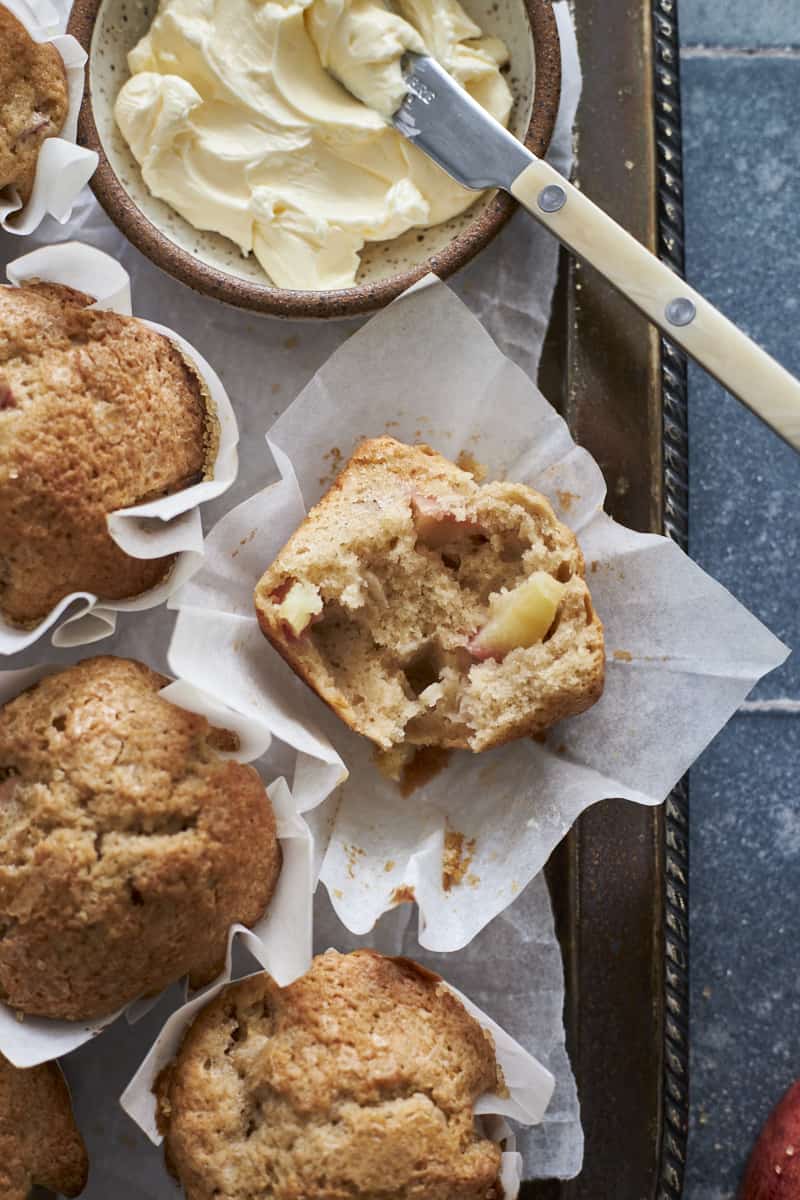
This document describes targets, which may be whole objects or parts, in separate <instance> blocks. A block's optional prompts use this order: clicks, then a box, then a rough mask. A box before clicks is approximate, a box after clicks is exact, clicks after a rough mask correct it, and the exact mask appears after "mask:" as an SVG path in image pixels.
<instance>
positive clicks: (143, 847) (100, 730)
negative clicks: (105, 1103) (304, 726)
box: [0, 657, 281, 1020]
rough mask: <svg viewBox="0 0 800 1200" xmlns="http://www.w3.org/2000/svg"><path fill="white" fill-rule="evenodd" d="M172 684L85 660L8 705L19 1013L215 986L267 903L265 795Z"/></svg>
mask: <svg viewBox="0 0 800 1200" xmlns="http://www.w3.org/2000/svg"><path fill="white" fill-rule="evenodd" d="M166 682H167V680H165V679H164V678H163V677H162V676H160V675H157V674H156V673H155V672H154V671H151V670H150V669H149V668H148V667H145V666H143V665H142V664H141V663H137V662H133V661H131V660H129V659H124V658H108V657H104V658H90V659H86V660H84V661H83V662H81V663H79V664H78V665H77V666H74V667H69V668H67V669H66V670H64V671H59V672H58V673H57V674H54V675H49V676H47V677H46V678H45V679H43V680H42V681H41V682H40V683H38V684H36V685H34V686H33V687H32V688H29V689H28V690H27V691H25V692H23V693H22V694H21V695H20V696H17V697H16V698H15V699H14V700H12V701H10V702H9V703H7V704H5V705H4V706H3V707H2V708H0V779H2V781H3V782H2V783H0V996H2V998H3V999H4V1000H6V1002H7V1003H8V1004H10V1005H11V1006H12V1007H14V1008H16V1009H19V1010H20V1011H22V1012H26V1013H35V1014H39V1015H42V1016H49V1017H62V1018H66V1019H69V1020H82V1019H86V1018H91V1017H96V1016H102V1015H105V1014H107V1013H111V1012H113V1011H115V1010H116V1009H117V1008H119V1007H121V1006H122V1005H124V1004H126V1003H127V1002H128V1001H130V1000H133V999H135V998H136V997H137V996H140V995H146V994H149V993H154V992H157V991H159V990H160V989H161V988H162V987H164V986H166V985H167V984H168V983H170V982H172V981H173V980H175V979H178V978H179V977H180V976H182V975H184V974H186V973H189V974H190V975H191V976H192V979H193V981H194V982H195V983H197V984H200V983H202V982H206V981H207V980H208V979H211V978H213V977H214V975H216V974H217V973H218V972H219V970H220V969H221V968H222V965H223V960H224V955H225V949H226V937H227V932H228V929H229V926H230V925H231V924H232V923H233V922H236V921H241V922H242V923H244V924H245V925H252V924H253V923H254V922H255V921H256V920H257V919H258V918H259V917H260V916H261V914H262V913H263V911H264V909H265V908H266V905H267V903H268V901H269V899H270V897H271V895H272V892H273V890H274V887H275V884H276V881H277V878H278V874H279V871H280V862H281V855H280V846H279V844H278V842H277V839H276V833H275V819H274V815H273V812H272V806H271V804H270V802H269V798H268V796H267V794H266V791H265V789H264V785H263V783H262V782H261V779H260V777H259V775H258V773H257V772H256V771H255V770H254V769H253V768H252V767H249V766H244V765H242V764H241V763H238V762H234V761H232V760H229V759H223V758H221V757H220V755H219V752H218V750H217V748H216V747H217V746H221V747H223V748H224V746H225V744H226V739H228V741H227V745H228V748H230V738H231V736H232V735H230V734H224V733H223V732H222V731H220V730H215V729H213V728H212V727H211V726H210V725H209V723H208V721H207V720H206V719H205V717H201V716H198V715H196V714H195V713H190V712H187V711H185V710H184V709H182V708H177V707H176V706H175V705H174V704H170V703H168V702H167V701H166V700H163V699H162V698H161V697H160V696H159V694H158V693H159V689H160V688H161V687H163V686H164V684H165V683H166Z"/></svg>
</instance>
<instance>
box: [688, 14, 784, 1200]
mask: <svg viewBox="0 0 800 1200" xmlns="http://www.w3.org/2000/svg"><path fill="white" fill-rule="evenodd" d="M680 17H681V27H682V37H683V41H684V44H686V43H687V42H706V43H708V44H710V45H712V46H713V45H722V44H728V45H743V46H748V47H751V48H753V49H756V48H757V47H759V46H763V45H770V44H782V43H788V42H792V41H794V42H798V40H800V37H799V36H798V34H799V32H800V0H783V2H782V0H772V2H771V3H769V4H764V5H760V6H754V5H752V3H751V2H750V0H747V2H746V3H745V0H681V8H680ZM682 71H683V104H684V139H685V142H684V145H685V161H684V180H685V190H686V222H687V269H688V274H689V277H690V279H691V280H692V282H693V283H694V284H695V286H697V287H698V288H699V289H700V290H701V291H702V292H704V293H705V294H706V295H708V297H709V298H710V299H711V300H712V301H714V302H715V303H716V304H718V305H719V306H720V307H721V308H722V309H723V310H724V311H725V312H727V313H728V314H729V315H730V316H731V317H732V318H733V319H734V320H735V321H736V322H737V323H738V324H740V325H741V326H742V327H743V328H744V329H746V331H747V332H748V333H750V334H751V335H752V336H753V337H755V338H756V339H757V340H758V341H760V342H761V343H762V344H763V345H764V346H765V347H766V348H767V349H768V350H769V351H770V352H771V353H772V354H774V355H775V356H776V357H777V358H778V359H779V360H780V361H781V362H783V363H784V364H785V365H786V366H787V367H788V368H789V369H790V370H792V371H793V372H795V373H797V374H800V339H798V336H797V333H798V327H799V326H800V248H799V247H800V203H799V202H800V170H799V169H798V164H800V130H798V127H797V122H796V111H797V97H798V95H800V54H798V55H797V56H788V57H787V56H783V57H775V56H771V55H764V54H753V55H732V54H724V53H723V54H711V55H710V56H707V55H704V56H702V57H696V56H691V55H689V56H684V59H683V63H682ZM689 400H690V467H691V472H692V478H691V512H690V517H691V552H692V554H693V556H694V557H695V558H696V559H697V560H698V561H699V562H700V563H701V565H702V566H704V567H705V568H706V569H707V570H708V571H710V572H711V573H712V574H713V575H715V576H716V577H717V578H718V579H719V580H720V581H721V582H722V583H724V584H725V585H726V586H728V587H729V588H730V589H731V591H733V592H734V593H735V594H736V595H737V596H738V597H739V598H740V599H741V600H742V601H743V602H744V603H745V604H746V605H747V606H748V607H749V608H751V609H752V611H753V612H755V613H756V614H757V615H758V616H759V617H760V618H761V619H762V620H763V621H765V623H766V624H767V625H769V626H770V628H772V629H773V630H774V631H775V633H777V634H778V635H779V636H780V637H782V638H783V639H784V641H786V642H787V643H788V644H789V645H794V646H800V618H798V604H797V597H796V590H797V589H796V581H797V579H798V571H797V565H796V564H797V561H798V551H799V550H800V546H798V516H797V504H798V499H800V457H798V456H797V455H795V454H794V453H793V452H792V451H791V450H789V449H788V448H787V447H786V446H784V445H783V444H781V443H780V442H779V441H778V440H777V439H776V438H775V437H774V435H773V434H771V433H770V431H769V430H767V429H766V428H764V427H763V426H762V425H761V424H760V422H759V421H758V420H757V419H756V418H754V417H753V416H751V414H749V413H748V412H746V411H745V410H744V409H743V408H742V407H741V406H740V405H739V404H738V403H737V402H736V401H735V400H733V399H732V398H731V397H729V396H727V395H726V394H725V393H724V392H723V390H722V389H721V388H720V387H719V386H718V385H717V384H715V383H714V382H713V381H711V380H710V379H709V378H708V377H707V376H706V375H705V374H704V373H703V372H702V371H700V370H699V369H695V368H692V370H691V373H690V396H689ZM755 694H756V696H758V697H760V698H762V699H765V700H769V699H774V698H776V697H785V698H789V699H793V700H800V657H797V656H794V657H793V658H790V659H789V661H788V662H787V663H786V664H785V666H784V667H782V668H781V669H780V670H779V671H777V672H774V673H773V675H771V676H769V677H768V678H767V679H766V680H765V681H764V682H763V683H762V684H761V685H760V687H759V688H758V689H757V692H756V693H755ZM798 762H800V713H797V712H795V713H794V714H793V715H785V716H782V715H777V714H771V715H767V716H761V715H753V714H748V715H744V716H739V717H737V718H736V719H735V720H734V721H733V722H732V723H731V724H730V725H729V726H728V728H727V729H726V730H725V731H724V732H723V733H722V734H721V735H720V737H719V738H718V739H717V740H716V742H715V743H714V744H713V745H712V747H711V748H710V749H709V750H708V751H707V753H706V754H705V755H704V756H703V758H702V759H701V760H700V762H699V763H698V764H697V766H696V767H695V769H694V770H693V771H692V780H691V809H692V812H691V832H690V847H691V856H692V862H691V912H690V937H691V969H692V983H691V1018H692V1027H691V1059H692V1061H691V1080H692V1119H691V1129H690V1140H689V1160H688V1172H687V1180H686V1190H685V1200H734V1197H735V1196H736V1190H737V1187H738V1184H739V1181H740V1178H741V1173H742V1168H743V1166H744V1162H745V1160H746V1157H747V1154H748V1152H749V1149H750V1146H751V1144H752V1141H753V1139H754V1137H755V1136H756V1134H757V1132H758V1129H759V1127H760V1125H761V1123H762V1122H763V1120H764V1118H765V1117H766V1115H767V1114H768V1112H769V1110H770V1109H771V1107H772V1106H773V1104H774V1103H775V1102H776V1101H777V1099H778V1098H779V1097H780V1095H781V1094H782V1092H783V1091H784V1089H785V1088H786V1086H787V1085H788V1084H789V1083H790V1082H791V1081H792V1080H793V1079H794V1078H796V1077H797V1076H798V1075H800V974H798V972H797V970H796V963H795V960H794V955H793V953H792V950H793V947H794V942H795V928H796V904H795V903H794V899H795V894H796V887H795V885H794V884H793V883H792V880H795V881H796V879H797V874H798V869H799V868H800V788H798V779H799V778H800V775H799V773H798Z"/></svg>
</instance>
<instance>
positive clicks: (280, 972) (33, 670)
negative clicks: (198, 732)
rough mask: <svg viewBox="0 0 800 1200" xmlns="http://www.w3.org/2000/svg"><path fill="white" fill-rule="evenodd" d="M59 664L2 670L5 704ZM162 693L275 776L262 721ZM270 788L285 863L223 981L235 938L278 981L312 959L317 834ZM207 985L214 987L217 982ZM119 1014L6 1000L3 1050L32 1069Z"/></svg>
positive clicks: (282, 789)
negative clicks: (226, 732) (61, 1011)
mask: <svg viewBox="0 0 800 1200" xmlns="http://www.w3.org/2000/svg"><path fill="white" fill-rule="evenodd" d="M61 669H62V666H61V665H56V664H53V663H43V664H41V665H39V666H36V667H28V668H25V669H23V670H18V671H0V705H2V704H5V703H6V702H7V701H9V700H11V699H13V698H14V697H15V696H18V695H19V693H20V692H21V691H23V690H24V689H25V688H26V687H30V686H31V685H32V684H34V683H36V682H37V681H38V680H40V679H42V678H43V677H44V676H45V675H49V674H51V673H52V672H53V671H58V670H61ZM160 695H162V696H163V697H164V699H165V700H169V701H170V702H171V703H172V704H176V705H178V706H180V707H181V708H185V709H188V710H189V711H190V712H196V713H200V714H201V715H203V716H205V717H207V718H208V719H209V721H211V722H212V724H214V725H216V726H218V727H220V728H224V729H230V730H232V731H233V732H234V733H236V734H237V735H238V738H239V748H238V749H237V750H235V751H231V752H227V753H221V757H222V758H232V759H235V760H236V761H237V762H248V763H249V762H252V763H257V765H259V767H260V773H261V774H262V776H265V775H269V773H270V758H271V757H272V755H271V754H270V753H269V751H270V743H271V737H270V735H269V733H268V732H267V731H266V729H265V727H264V725H263V724H261V723H258V722H255V721H249V720H248V719H247V718H242V716H241V714H239V713H235V712H232V711H231V710H230V709H229V708H226V707H225V706H224V705H222V704H220V703H219V702H218V701H215V700H214V699H213V698H212V697H210V696H208V695H206V694H204V693H202V692H200V691H199V690H198V689H197V688H194V687H192V686H191V685H190V684H187V683H185V682H184V681H183V680H176V681H174V682H173V683H170V684H168V685H167V686H166V687H165V688H162V690H161V692H160ZM265 755H266V756H267V757H266V758H265V757H264V756H265ZM258 760H262V761H261V762H258ZM267 791H268V792H269V797H270V800H271V802H272V807H273V810H274V812H275V819H276V825H277V832H278V838H279V841H280V844H281V850H282V853H283V866H282V868H281V873H280V876H279V879H278V883H277V886H276V888H275V892H274V894H273V896H272V899H271V901H270V903H269V907H268V908H267V910H266V912H265V913H264V915H263V917H262V918H261V920H260V921H258V922H257V923H256V924H255V925H254V926H253V928H252V930H249V929H246V928H245V927H244V926H243V925H234V926H232V927H231V930H230V933H229V935H228V953H227V960H226V967H225V971H224V972H223V974H222V975H220V977H219V980H220V985H221V984H222V983H224V982H226V981H227V980H228V979H229V978H230V955H231V945H232V942H233V940H234V938H237V937H238V938H241V939H242V940H243V941H244V943H245V945H246V946H247V948H248V950H249V951H250V952H251V954H253V955H254V957H255V958H256V959H257V960H258V962H260V963H261V965H262V966H264V967H266V968H267V969H268V970H269V971H270V973H271V974H272V975H274V976H275V978H276V979H277V980H278V981H279V982H280V983H288V982H291V980H292V979H295V978H296V977H297V976H298V975H302V974H303V972H304V971H306V970H307V969H308V964H309V963H310V961H311V945H312V907H313V892H314V855H313V841H312V837H311V833H310V830H309V828H308V825H307V824H306V822H305V821H304V820H303V818H302V817H301V816H300V815H299V813H298V811H297V807H296V805H295V802H294V798H293V796H292V793H291V791H290V789H289V787H288V786H287V784H286V781H285V779H283V778H277V779H274V780H273V782H271V783H270V784H269V786H268V788H267ZM215 982H216V981H215ZM209 986H210V987H212V988H213V987H214V986H215V984H211V985H209ZM200 994H201V995H202V994H204V993H200ZM156 1001H157V997H152V998H144V999H141V1000H136V1001H133V1002H132V1003H131V1004H130V1005H128V1006H127V1009H126V1010H125V1011H126V1012H127V1015H128V1019H129V1020H130V1021H135V1020H138V1019H139V1018H140V1017H141V1016H143V1015H144V1014H145V1013H146V1012H147V1011H148V1010H149V1009H150V1008H151V1007H152V1005H153V1004H155V1003H156ZM120 1011H122V1010H120ZM119 1015H120V1012H116V1013H111V1014H109V1015H108V1016H107V1017H103V1018H99V1019H97V1020H95V1021H90V1022H81V1021H56V1020H51V1019H50V1018H47V1017H33V1016H26V1017H24V1018H20V1017H19V1015H18V1014H17V1013H16V1012H15V1011H14V1010H13V1009H11V1008H9V1006H8V1005H6V1004H3V1003H0V1053H2V1054H4V1055H5V1057H6V1058H8V1059H9V1060H10V1061H11V1062H12V1063H14V1065H15V1066H17V1067H32V1066H35V1065H36V1064H37V1063H41V1062H48V1061H49V1060H50V1059H52V1058H58V1057H59V1056H61V1055H64V1054H68V1053H69V1052H70V1051H71V1050H75V1049H77V1047H78V1046H82V1045H83V1044H84V1042H86V1041H88V1040H89V1039H90V1038H93V1037H96V1036H97V1035H98V1034H99V1033H102V1031H103V1030H104V1029H105V1028H106V1027H107V1026H108V1025H109V1024H110V1023H111V1022H112V1021H114V1020H116V1018H117V1017H118V1016H119Z"/></svg>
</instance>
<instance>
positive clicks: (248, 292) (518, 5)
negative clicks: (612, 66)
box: [68, 0, 561, 319]
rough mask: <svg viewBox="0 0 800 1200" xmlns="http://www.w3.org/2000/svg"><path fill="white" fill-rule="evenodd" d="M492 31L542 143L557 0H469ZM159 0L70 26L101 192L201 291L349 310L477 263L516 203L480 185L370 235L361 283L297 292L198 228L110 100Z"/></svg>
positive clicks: (89, 15) (327, 311)
mask: <svg viewBox="0 0 800 1200" xmlns="http://www.w3.org/2000/svg"><path fill="white" fill-rule="evenodd" d="M463 3H464V7H465V9H466V10H467V12H468V13H469V15H470V16H471V17H473V18H474V20H475V21H477V23H478V24H479V25H480V26H481V28H482V29H483V30H484V32H485V33H487V34H495V35H496V36H498V37H500V38H502V39H503V41H504V42H505V43H506V45H507V46H508V47H509V49H510V52H511V65H510V74H509V82H510V85H511V89H512V92H513V95H514V108H513V111H512V116H511V129H512V130H513V132H514V133H515V134H516V135H517V137H519V138H521V139H522V140H524V141H525V143H526V144H527V145H528V146H529V147H530V149H531V150H533V151H534V152H535V153H536V154H540V155H541V154H544V153H545V151H546V150H547V147H548V145H549V143H550V137H551V135H552V132H553V127H554V125H555V120H556V116H557V113H558V103H559V96H560V90H561V54H560V46H559V39H558V29H557V26H556V20H555V17H554V15H553V11H552V9H551V7H550V2H549V0H463ZM157 6H158V0H75V3H74V5H73V8H72V14H71V17H70V21H69V27H68V32H69V33H71V34H73V36H74V37H76V38H77V39H78V41H79V42H80V43H81V45H82V46H83V47H84V49H85V50H86V51H87V53H88V55H89V65H88V69H87V72H86V85H85V92H84V99H83V105H82V107H81V114H80V120H79V126H78V130H79V138H80V141H81V143H82V144H83V145H85V146H89V147H90V148H91V149H93V150H96V151H97V153H98V155H99V157H100V164H99V166H98V169H97V171H96V173H95V175H94V178H93V179H92V187H93V189H94V192H95V195H96V196H97V198H98V200H99V201H100V203H101V204H102V206H103V208H104V209H105V210H106V212H107V213H108V215H109V216H110V218H111V220H112V221H113V222H114V223H115V224H116V225H117V226H118V227H119V228H120V229H121V230H122V232H123V233H124V234H125V235H126V236H127V237H128V238H130V240H131V241H132V242H133V244H134V245H135V246H137V247H138V248H139V249H140V250H141V251H142V252H143V253H144V254H146V255H147V256H148V257H149V258H151V259H152V260H153V262H154V263H156V265H157V266H159V267H161V268H162V270H164V271H167V272H169V273H170V274H171V275H174V276H175V277H176V278H177V279H180V280H181V281H182V282H183V283H186V284H188V285H189V286H190V287H192V288H194V289H195V290H197V291H199V292H203V293H204V294H206V295H209V296H213V297H215V298H216V299H217V300H223V301H225V302H227V303H228V304H234V305H237V306H239V307H241V308H247V309H251V310H254V311H256V312H261V313H265V314H269V315H271V316H279V317H292V318H295V319H296V318H310V317H347V316H356V315H358V314H360V313H368V312H373V311H375V310H376V309H378V308H382V307H383V306H384V305H385V304H388V303H389V302H390V301H391V300H393V299H394V298H395V297H396V296H399V295H400V293H401V292H403V291H405V289H406V288H408V287H410V286H411V284H412V283H414V282H415V281H416V280H418V279H420V278H421V277H422V276H423V275H426V274H427V273H428V272H430V271H433V272H435V273H436V274H437V275H439V276H441V277H442V278H444V277H446V276H448V275H451V274H452V273H453V272H454V271H456V270H458V268H459V267H462V266H463V265H464V264H465V263H467V262H469V260H470V259H471V258H473V257H474V255H475V254H477V253H478V251H479V250H481V249H482V248H483V247H484V246H485V245H486V244H487V242H489V241H490V240H491V238H493V237H494V235H495V234H496V233H497V232H498V230H499V229H500V228H501V227H502V226H503V225H504V224H505V222H506V221H507V220H508V218H509V216H510V215H511V213H512V212H513V211H514V208H515V203H514V201H513V200H511V199H510V198H509V197H508V196H506V195H502V194H498V193H493V194H487V195H484V196H481V197H480V198H479V199H477V200H476V202H475V204H473V205H472V206H471V207H470V208H469V209H468V210H467V212H465V213H463V214H462V215H461V216H459V217H456V218H454V219H453V220H451V221H447V222H444V223H443V224H441V225H436V226H433V227H432V228H430V229H425V230H418V229H412V230H409V231H408V232H407V233H405V234H403V235H402V236H401V237H399V238H394V239H393V240H392V241H387V242H373V243H368V244H367V245H366V247H365V248H364V250H363V251H362V253H361V268H360V271H359V274H358V278H357V283H356V286H355V287H352V288H346V289H341V290H337V291H325V292H323V291H291V290H288V289H286V288H278V287H275V286H274V285H273V284H272V283H271V281H270V279H269V277H268V276H267V275H266V274H265V273H264V271H263V270H262V268H261V266H260V265H259V263H258V261H257V259H256V258H255V256H253V255H251V256H250V257H249V258H245V257H243V256H242V254H241V252H240V250H239V248H238V246H236V245H235V244H234V243H233V242H231V241H229V240H228V239H227V238H225V237H222V236H221V235H219V234H215V233H207V232H200V231H198V230H196V229H194V228H193V227H192V226H191V225H189V223H188V222H187V221H184V220H183V218H182V217H180V216H178V214H177V213H176V212H175V211H174V209H172V208H170V206H169V205H167V204H165V203H164V202H163V201H161V200H157V199H155V198H154V197H153V196H151V195H150V193H149V192H148V190H147V188H146V186H145V184H144V181H143V180H142V176H141V173H140V171H139V167H138V164H137V163H136V160H135V159H134V157H133V155H132V154H131V152H130V150H129V149H128V146H127V144H126V143H125V141H124V140H123V138H122V135H121V134H120V132H119V130H118V129H117V127H116V124H115V122H114V116H113V106H114V101H115V99H116V96H117V93H118V91H119V89H120V87H121V86H122V84H123V83H124V82H125V80H126V79H127V78H128V74H129V72H128V66H127V54H128V51H129V50H130V49H131V48H132V47H133V46H134V45H135V44H136V42H137V41H138V40H139V38H140V37H141V36H142V35H143V34H144V33H145V32H146V31H147V29H148V28H149V26H150V23H151V21H152V19H153V17H154V15H155V12H156V9H157Z"/></svg>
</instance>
